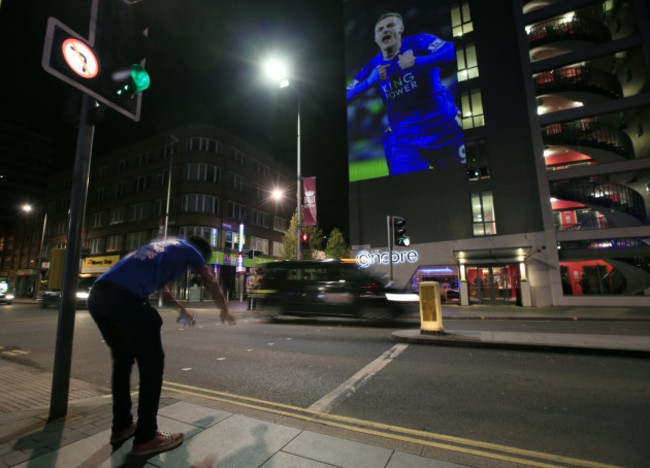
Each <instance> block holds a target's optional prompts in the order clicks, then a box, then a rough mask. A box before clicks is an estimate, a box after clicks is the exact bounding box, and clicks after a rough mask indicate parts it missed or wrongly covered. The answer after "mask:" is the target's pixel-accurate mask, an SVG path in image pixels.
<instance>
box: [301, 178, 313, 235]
mask: <svg viewBox="0 0 650 468" xmlns="http://www.w3.org/2000/svg"><path fill="white" fill-rule="evenodd" d="M302 206H303V209H302V210H303V211H302V213H303V217H302V225H303V226H316V177H306V178H304V179H302Z"/></svg>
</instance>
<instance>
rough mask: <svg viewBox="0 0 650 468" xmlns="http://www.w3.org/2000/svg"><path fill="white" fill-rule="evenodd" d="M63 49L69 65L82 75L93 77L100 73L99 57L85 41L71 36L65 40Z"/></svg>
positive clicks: (88, 77)
mask: <svg viewBox="0 0 650 468" xmlns="http://www.w3.org/2000/svg"><path fill="white" fill-rule="evenodd" d="M61 51H62V52H63V58H64V59H65V61H66V63H67V64H68V66H69V67H70V68H71V69H72V71H73V72H75V73H76V74H77V75H79V76H80V77H82V78H86V79H91V78H95V77H96V76H97V73H99V62H98V61H97V57H95V53H94V52H93V51H92V49H91V48H90V47H88V45H87V44H86V43H85V42H83V41H80V40H79V39H77V38H76V37H69V38H68V39H66V40H64V41H63V44H62V46H61Z"/></svg>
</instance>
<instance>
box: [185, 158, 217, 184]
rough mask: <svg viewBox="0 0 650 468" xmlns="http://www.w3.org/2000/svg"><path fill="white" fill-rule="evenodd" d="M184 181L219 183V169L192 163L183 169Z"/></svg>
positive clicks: (211, 165) (212, 165) (210, 165)
mask: <svg viewBox="0 0 650 468" xmlns="http://www.w3.org/2000/svg"><path fill="white" fill-rule="evenodd" d="M183 174H184V175H183V177H184V178H185V180H198V181H205V182H219V181H220V180H221V169H220V168H219V167H217V166H215V165H214V164H205V163H194V164H186V165H185V166H184V167H183Z"/></svg>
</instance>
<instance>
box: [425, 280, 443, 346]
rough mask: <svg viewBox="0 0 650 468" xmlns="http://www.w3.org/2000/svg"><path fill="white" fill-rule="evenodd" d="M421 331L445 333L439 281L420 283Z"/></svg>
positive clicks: (430, 333)
mask: <svg viewBox="0 0 650 468" xmlns="http://www.w3.org/2000/svg"><path fill="white" fill-rule="evenodd" d="M419 286H420V333H424V334H428V335H444V333H445V328H444V326H443V325H442V302H441V301H440V284H439V283H438V282H437V281H422V282H421V283H420V285H419Z"/></svg>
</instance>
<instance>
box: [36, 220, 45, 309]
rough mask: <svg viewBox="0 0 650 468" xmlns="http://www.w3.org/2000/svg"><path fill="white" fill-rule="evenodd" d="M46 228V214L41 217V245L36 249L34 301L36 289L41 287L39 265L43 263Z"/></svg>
mask: <svg viewBox="0 0 650 468" xmlns="http://www.w3.org/2000/svg"><path fill="white" fill-rule="evenodd" d="M46 226H47V213H45V214H44V215H43V231H42V232H41V245H40V246H39V248H38V263H36V284H35V285H34V299H37V298H38V288H39V286H40V285H41V263H43V241H44V240H45V227H46Z"/></svg>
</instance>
